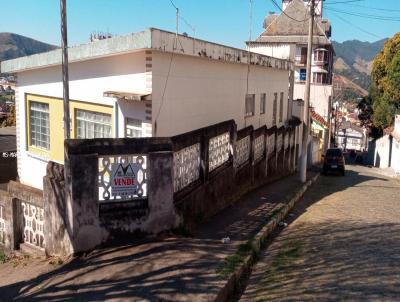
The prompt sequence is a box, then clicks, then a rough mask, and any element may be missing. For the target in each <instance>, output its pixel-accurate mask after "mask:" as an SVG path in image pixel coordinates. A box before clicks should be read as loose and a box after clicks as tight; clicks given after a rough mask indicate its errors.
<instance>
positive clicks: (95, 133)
mask: <svg viewBox="0 0 400 302" xmlns="http://www.w3.org/2000/svg"><path fill="white" fill-rule="evenodd" d="M75 119H76V121H75V122H76V138H86V139H88V138H89V139H90V138H110V137H112V127H111V123H112V122H111V114H106V113H100V112H95V111H88V110H83V109H76V111H75Z"/></svg>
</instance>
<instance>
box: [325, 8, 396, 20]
mask: <svg viewBox="0 0 400 302" xmlns="http://www.w3.org/2000/svg"><path fill="white" fill-rule="evenodd" d="M325 9H326V10H329V11H334V12H337V13H341V14H346V15H350V16H355V17H360V18H365V19H371V20H381V21H394V22H399V21H400V18H397V17H387V16H381V15H371V14H363V13H355V12H348V11H343V10H339V9H335V8H328V7H327V8H325Z"/></svg>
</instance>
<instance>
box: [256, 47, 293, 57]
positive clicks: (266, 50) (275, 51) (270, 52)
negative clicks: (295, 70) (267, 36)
mask: <svg viewBox="0 0 400 302" xmlns="http://www.w3.org/2000/svg"><path fill="white" fill-rule="evenodd" d="M290 46H291V45H290V44H279V43H276V44H271V45H268V46H266V45H263V44H254V45H251V47H250V50H251V51H252V52H256V53H260V54H263V55H266V56H271V57H274V58H279V59H285V60H290V59H293V58H291V53H290Z"/></svg>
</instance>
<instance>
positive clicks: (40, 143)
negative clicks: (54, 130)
mask: <svg viewBox="0 0 400 302" xmlns="http://www.w3.org/2000/svg"><path fill="white" fill-rule="evenodd" d="M29 131H30V142H29V143H30V145H31V146H34V147H36V148H40V149H44V150H50V118H49V104H46V103H41V102H35V101H31V102H29Z"/></svg>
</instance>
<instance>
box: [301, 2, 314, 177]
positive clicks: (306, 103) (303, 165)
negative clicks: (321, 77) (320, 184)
mask: <svg viewBox="0 0 400 302" xmlns="http://www.w3.org/2000/svg"><path fill="white" fill-rule="evenodd" d="M314 14H315V0H311V4H310V20H309V24H308V26H309V28H308V45H307V69H306V90H305V93H304V128H303V143H302V146H301V159H300V181H301V182H302V183H305V182H306V181H307V146H308V141H309V137H310V130H309V128H310V125H309V124H310V92H311V60H312V56H311V55H312V44H313V36H314V33H313V30H314Z"/></svg>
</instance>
